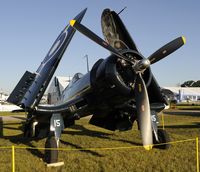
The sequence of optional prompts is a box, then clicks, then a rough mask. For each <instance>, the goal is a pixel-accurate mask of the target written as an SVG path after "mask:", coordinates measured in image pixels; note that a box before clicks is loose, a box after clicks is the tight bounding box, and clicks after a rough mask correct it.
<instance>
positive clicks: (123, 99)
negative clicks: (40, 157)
mask: <svg viewBox="0 0 200 172" xmlns="http://www.w3.org/2000/svg"><path fill="white" fill-rule="evenodd" d="M86 10H87V9H84V10H83V11H81V12H80V13H79V14H78V15H77V16H76V17H75V18H74V19H73V20H71V21H70V24H69V25H68V26H66V27H65V28H64V30H63V31H62V32H61V34H60V35H59V36H58V38H57V39H56V41H55V42H54V44H53V46H52V47H51V49H50V50H49V52H48V54H47V55H46V57H45V59H44V60H43V61H42V63H41V65H40V66H39V68H38V69H37V71H36V72H35V73H31V72H29V71H26V72H25V74H24V75H23V77H22V78H21V80H20V81H19V83H18V84H17V86H16V87H15V89H14V90H13V92H12V93H11V95H10V97H9V98H8V100H7V101H8V102H10V103H13V104H15V105H18V106H20V107H21V108H23V109H24V111H26V112H27V113H28V115H27V119H26V122H25V125H24V136H26V137H38V136H40V137H41V136H42V137H43V138H44V137H47V139H46V143H45V147H46V148H58V147H59V139H60V137H61V134H62V131H63V130H64V128H66V127H69V126H71V125H74V124H75V121H76V120H78V119H80V118H81V117H85V116H88V115H92V117H91V119H90V121H89V123H90V124H93V125H96V126H99V127H102V128H105V129H108V130H112V131H115V130H120V131H126V130H130V129H131V128H132V125H133V123H134V121H137V122H138V129H139V130H140V132H141V138H142V144H143V146H144V148H145V149H147V150H150V149H152V147H153V145H154V144H156V143H166V142H168V141H169V137H168V134H167V133H166V131H164V130H161V129H158V127H157V125H158V116H157V114H158V113H159V112H161V111H162V110H163V109H164V108H165V106H166V105H167V101H166V98H165V95H164V94H163V93H162V92H161V88H160V87H159V85H158V83H157V81H156V79H155V78H154V76H153V74H152V72H151V69H150V65H152V64H154V63H156V62H158V61H160V60H162V59H163V58H165V57H166V56H168V55H169V54H171V53H173V52H174V51H176V50H177V49H178V48H180V47H181V46H182V45H184V44H185V42H186V40H185V37H183V36H181V37H178V38H176V39H174V40H173V41H171V42H169V43H168V44H166V45H164V46H163V47H161V48H160V49H158V50H157V51H156V52H154V53H153V54H152V55H150V56H149V57H147V58H145V57H144V56H143V55H142V54H141V53H140V52H139V51H138V49H137V46H136V44H135V42H134V41H133V39H132V38H131V36H130V34H129V33H128V31H127V29H126V27H125V25H124V24H123V22H122V20H121V19H120V17H119V14H117V13H116V12H115V11H111V10H110V9H105V10H104V11H103V13H102V16H101V26H102V31H103V35H104V38H105V40H103V39H102V38H100V37H99V36H97V35H96V34H95V33H94V32H92V31H91V30H89V29H88V28H87V27H86V26H84V25H82V24H81V23H80V22H81V20H82V18H83V16H84V15H85V13H86ZM76 30H77V31H79V32H80V33H82V34H83V35H85V36H86V37H88V38H89V39H91V40H92V41H94V42H95V43H97V44H98V45H100V46H102V47H103V48H104V49H106V50H108V51H110V53H111V55H110V56H108V57H107V58H104V59H99V60H98V61H97V62H96V63H95V64H94V65H93V67H92V68H91V70H90V71H89V72H87V73H86V74H85V75H83V74H81V73H76V74H75V75H74V77H73V79H72V80H71V82H70V83H69V85H68V86H67V87H66V88H65V89H64V91H63V92H62V93H61V94H59V95H60V96H59V100H58V101H57V103H56V104H52V105H41V104H39V102H40V100H41V98H42V96H43V94H44V92H45V90H46V88H47V86H48V84H49V82H50V80H51V78H52V76H53V74H54V72H55V70H56V68H57V66H58V64H59V62H60V60H61V58H62V56H63V54H64V52H65V50H66V48H67V46H68V45H69V43H70V41H71V39H72V37H73V35H74V33H75V31H76ZM168 146H169V145H160V146H157V147H159V148H163V149H166V148H168ZM57 160H58V151H57V150H56V149H52V150H46V151H45V161H46V162H47V163H55V162H57Z"/></svg>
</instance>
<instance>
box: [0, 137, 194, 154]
mask: <svg viewBox="0 0 200 172" xmlns="http://www.w3.org/2000/svg"><path fill="white" fill-rule="evenodd" d="M190 141H196V138H195V139H185V140H178V141H172V142H167V143H159V144H153V145H152V146H160V145H167V144H176V143H184V142H190ZM139 147H141V148H143V146H142V145H137V146H123V147H102V148H44V147H28V146H15V149H32V150H58V151H81V150H82V151H83V150H117V149H133V148H139ZM11 148H12V146H8V147H0V149H11Z"/></svg>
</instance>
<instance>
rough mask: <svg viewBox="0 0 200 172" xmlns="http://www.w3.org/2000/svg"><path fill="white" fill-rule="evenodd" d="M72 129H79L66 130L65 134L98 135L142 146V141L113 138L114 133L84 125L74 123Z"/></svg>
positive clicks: (102, 137)
mask: <svg viewBox="0 0 200 172" xmlns="http://www.w3.org/2000/svg"><path fill="white" fill-rule="evenodd" d="M70 128H72V129H76V130H77V131H64V132H63V134H70V135H79V136H89V137H98V138H100V139H108V140H112V141H119V142H124V143H129V144H133V145H137V146H141V145H142V144H141V143H136V142H133V141H129V140H124V139H114V138H111V137H110V136H112V135H113V134H108V133H105V132H101V131H94V130H89V129H87V128H85V127H84V126H82V125H77V124H76V125H74V126H72V127H70Z"/></svg>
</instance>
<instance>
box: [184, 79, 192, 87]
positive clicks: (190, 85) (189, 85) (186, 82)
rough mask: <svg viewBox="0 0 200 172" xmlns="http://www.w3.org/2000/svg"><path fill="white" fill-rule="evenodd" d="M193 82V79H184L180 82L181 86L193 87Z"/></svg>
mask: <svg viewBox="0 0 200 172" xmlns="http://www.w3.org/2000/svg"><path fill="white" fill-rule="evenodd" d="M194 83H195V81H193V80H189V81H185V82H184V83H183V84H181V87H193V84H194Z"/></svg>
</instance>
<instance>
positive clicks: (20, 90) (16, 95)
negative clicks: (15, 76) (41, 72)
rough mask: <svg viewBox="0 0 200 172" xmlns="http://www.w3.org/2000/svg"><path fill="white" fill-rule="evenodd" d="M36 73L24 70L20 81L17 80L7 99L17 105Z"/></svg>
mask: <svg viewBox="0 0 200 172" xmlns="http://www.w3.org/2000/svg"><path fill="white" fill-rule="evenodd" d="M35 76H36V74H34V73H31V72H29V71H26V72H25V73H24V75H23V76H22V78H21V79H20V81H19V82H18V84H17V86H16V87H15V89H14V90H13V91H12V93H11V94H10V96H9V97H8V99H7V101H8V102H10V103H13V104H15V105H19V104H20V103H21V100H22V99H23V98H24V95H25V93H26V92H27V90H28V89H29V87H30V85H31V84H32V83H33V80H34V79H35Z"/></svg>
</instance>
